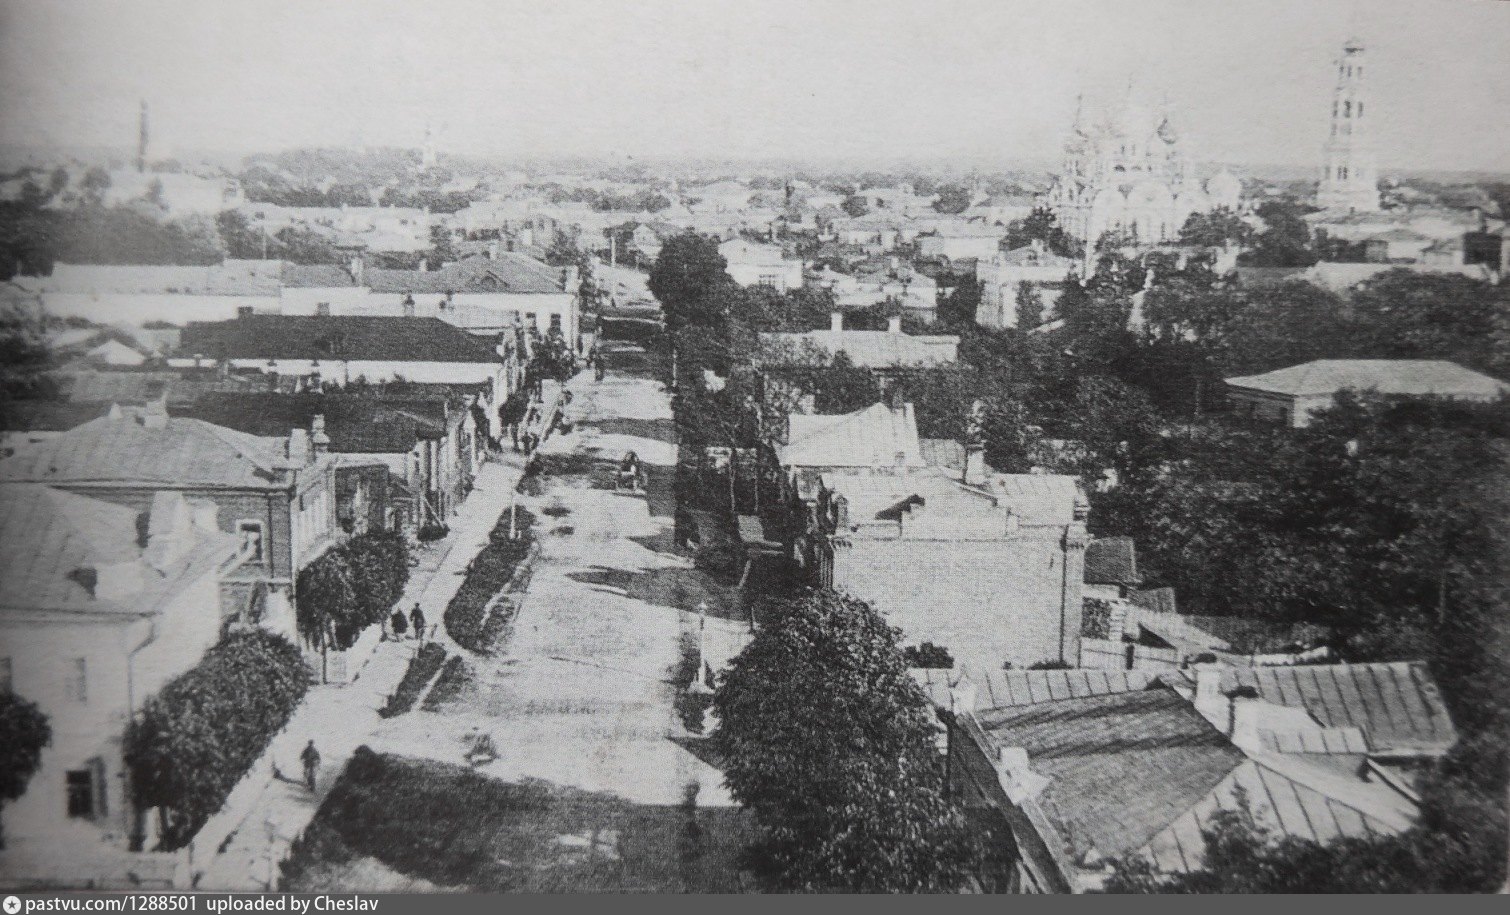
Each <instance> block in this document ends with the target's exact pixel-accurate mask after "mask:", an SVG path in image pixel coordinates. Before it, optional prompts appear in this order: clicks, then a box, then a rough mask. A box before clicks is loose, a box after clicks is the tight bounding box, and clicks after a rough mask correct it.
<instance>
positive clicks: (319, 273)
mask: <svg viewBox="0 0 1510 915" xmlns="http://www.w3.org/2000/svg"><path fill="white" fill-rule="evenodd" d="M280 279H281V281H282V283H283V285H284V286H286V287H289V288H292V289H339V288H342V287H346V286H355V285H356V281H355V280H354V279H352V277H351V274H350V273H348V272H347V271H346V268H345V267H337V266H334V265H332V264H290V263H284V265H283V272H282V275H281V277H280Z"/></svg>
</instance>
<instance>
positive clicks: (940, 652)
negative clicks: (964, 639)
mask: <svg viewBox="0 0 1510 915" xmlns="http://www.w3.org/2000/svg"><path fill="white" fill-rule="evenodd" d="M902 662H903V663H904V664H906V665H907V666H908V667H910V668H924V669H929V670H949V669H951V668H953V667H954V655H952V654H950V653H949V649H947V648H945V647H944V646H942V645H935V644H933V643H932V642H923V643H922V644H920V645H907V646H904V647H903V648H902Z"/></svg>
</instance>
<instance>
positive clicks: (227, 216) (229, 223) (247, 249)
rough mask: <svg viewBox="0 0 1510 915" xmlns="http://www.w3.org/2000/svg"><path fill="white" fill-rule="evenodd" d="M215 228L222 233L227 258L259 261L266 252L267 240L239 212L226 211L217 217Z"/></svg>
mask: <svg viewBox="0 0 1510 915" xmlns="http://www.w3.org/2000/svg"><path fill="white" fill-rule="evenodd" d="M215 227H216V229H217V230H218V231H219V232H220V241H221V243H222V244H224V245H225V250H226V256H227V257H232V258H236V259H238V260H257V259H260V258H261V257H262V255H263V252H264V250H265V249H264V245H265V244H266V241H267V240H266V239H265V238H264V237H263V235H262V233H261V232H258V231H256V230H255V229H253V228H252V227H251V224H250V223H249V222H247V219H246V216H245V214H243V213H241V212H240V211H239V210H226V211H224V212H222V213H220V214H219V215H217V216H216V217H215Z"/></svg>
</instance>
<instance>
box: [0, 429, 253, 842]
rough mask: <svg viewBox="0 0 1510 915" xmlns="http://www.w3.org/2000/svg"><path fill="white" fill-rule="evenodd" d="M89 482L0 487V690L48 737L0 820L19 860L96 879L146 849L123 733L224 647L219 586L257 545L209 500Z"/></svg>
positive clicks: (6, 484) (163, 490)
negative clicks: (112, 857)
mask: <svg viewBox="0 0 1510 915" xmlns="http://www.w3.org/2000/svg"><path fill="white" fill-rule="evenodd" d="M164 457H165V459H167V460H170V461H171V460H172V458H171V457H167V456H164ZM80 482H82V481H78V480H75V481H74V483H75V484H76V487H77V488H76V491H72V492H70V491H67V490H65V489H61V488H58V487H54V486H48V485H43V484H40V483H10V482H6V483H0V646H3V647H0V678H3V680H0V688H3V689H4V690H6V691H7V692H13V693H15V694H16V695H17V696H19V697H20V698H22V699H24V700H26V701H29V702H34V703H36V704H37V706H38V707H39V709H40V711H41V712H42V713H43V714H44V715H46V716H47V722H48V726H49V728H50V729H51V732H52V739H51V742H50V743H49V744H48V745H47V747H46V748H45V749H43V751H42V755H41V762H40V765H39V767H38V769H37V771H36V772H34V773H33V774H32V776H31V777H30V778H29V779H28V780H27V782H26V787H25V790H24V792H23V793H22V795H21V796H20V798H18V799H17V800H15V801H7V802H6V804H5V807H4V810H3V812H0V815H3V817H4V826H3V828H4V834H5V843H6V846H7V849H8V850H9V851H10V852H11V853H17V852H24V853H25V857H26V859H27V860H31V861H36V860H43V861H45V860H46V859H47V858H48V857H49V856H55V857H56V858H57V859H58V860H60V861H72V862H74V864H75V866H77V867H79V868H81V869H87V868H90V867H94V866H97V861H98V857H99V855H100V854H101V853H102V852H105V853H109V852H111V851H113V852H125V851H126V850H127V849H128V848H129V847H131V846H132V844H133V840H134V839H136V838H137V837H139V836H140V833H141V827H142V824H141V823H140V822H139V820H138V811H137V809H136V807H135V805H134V804H133V802H132V799H131V792H130V779H129V778H128V777H127V770H126V765H125V762H124V760H123V758H122V742H123V739H124V735H125V731H126V727H127V725H128V724H129V722H130V721H131V718H132V716H133V715H134V714H135V713H136V712H138V711H139V710H140V709H141V708H142V705H143V703H145V702H146V701H147V700H148V699H149V698H151V697H152V696H153V695H154V694H156V693H157V692H158V691H159V690H160V689H161V688H162V687H163V686H164V685H166V684H167V683H168V681H170V680H171V679H173V678H174V677H175V676H177V675H178V674H180V673H182V672H184V671H185V670H188V669H189V668H191V667H193V666H194V665H195V664H197V663H198V662H199V660H200V657H201V656H202V655H203V654H204V652H205V650H206V649H208V648H209V647H211V646H212V645H214V644H215V643H216V642H217V641H218V640H219V639H220V637H221V635H222V633H223V632H224V629H225V626H226V624H227V623H228V622H229V621H228V620H227V618H226V617H225V616H224V615H223V612H222V605H221V593H220V592H221V578H222V576H223V575H225V574H226V573H228V572H229V571H230V570H231V569H233V568H234V567H235V566H237V565H238V564H240V563H241V562H242V561H243V560H245V559H247V558H248V556H249V554H248V553H247V550H248V549H249V546H248V544H247V543H246V542H245V541H244V539H243V538H241V537H238V536H237V534H236V533H234V532H232V531H228V530H226V525H225V523H224V521H223V520H222V519H221V517H220V516H222V515H225V514H226V512H225V511H224V509H223V507H222V506H219V505H217V504H216V502H215V501H214V500H212V499H208V498H201V497H200V495H198V494H191V493H187V492H185V491H177V490H166V489H160V490H156V491H154V492H151V493H145V494H143V497H142V498H139V499H135V498H133V499H123V498H121V496H122V494H121V493H120V492H118V491H117V492H113V493H104V492H102V491H101V490H99V489H92V490H91V489H88V488H87V487H84V486H81V485H77V484H79V483H80ZM86 492H87V493H88V494H86ZM128 503H129V504H128ZM143 866H145V862H144V863H143ZM81 872H82V871H81Z"/></svg>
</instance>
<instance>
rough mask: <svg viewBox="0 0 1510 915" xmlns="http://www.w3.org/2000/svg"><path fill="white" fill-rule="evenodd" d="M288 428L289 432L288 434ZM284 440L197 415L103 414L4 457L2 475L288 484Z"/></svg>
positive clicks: (71, 480) (171, 483) (10, 478)
mask: <svg viewBox="0 0 1510 915" xmlns="http://www.w3.org/2000/svg"><path fill="white" fill-rule="evenodd" d="M286 434H287V433H285V435H286ZM284 449H285V441H284V440H282V439H273V438H258V437H256V436H252V435H247V434H245V433H242V432H236V431H233V430H231V429H225V428H222V427H220V426H213V425H211V424H209V423H207V422H203V421H201V420H197V419H183V418H177V417H170V418H167V419H166V420H165V421H164V422H163V423H162V424H161V425H160V426H159V425H152V424H144V423H143V421H142V417H140V416H137V415H123V416H121V417H119V418H114V417H109V416H103V417H100V418H99V419H95V420H91V421H90V422H87V423H85V424H84V425H82V426H79V427H78V428H76V429H72V430H70V431H68V432H64V433H63V434H61V435H59V436H57V437H56V438H52V439H48V440H46V441H42V442H36V443H32V444H26V445H22V446H20V447H19V448H17V449H16V453H15V454H13V455H11V456H10V457H8V458H5V459H4V460H0V481H4V482H33V483H52V484H64V483H68V484H88V483H103V484H126V485H139V486H167V487H178V486H187V487H214V488H227V487H234V488H254V489H269V488H276V489H282V488H285V487H286V486H287V485H288V483H287V481H285V480H284V475H283V474H282V473H281V472H279V471H278V469H277V467H278V464H279V462H280V460H281V459H282V458H281V456H282V455H283V454H284Z"/></svg>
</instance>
